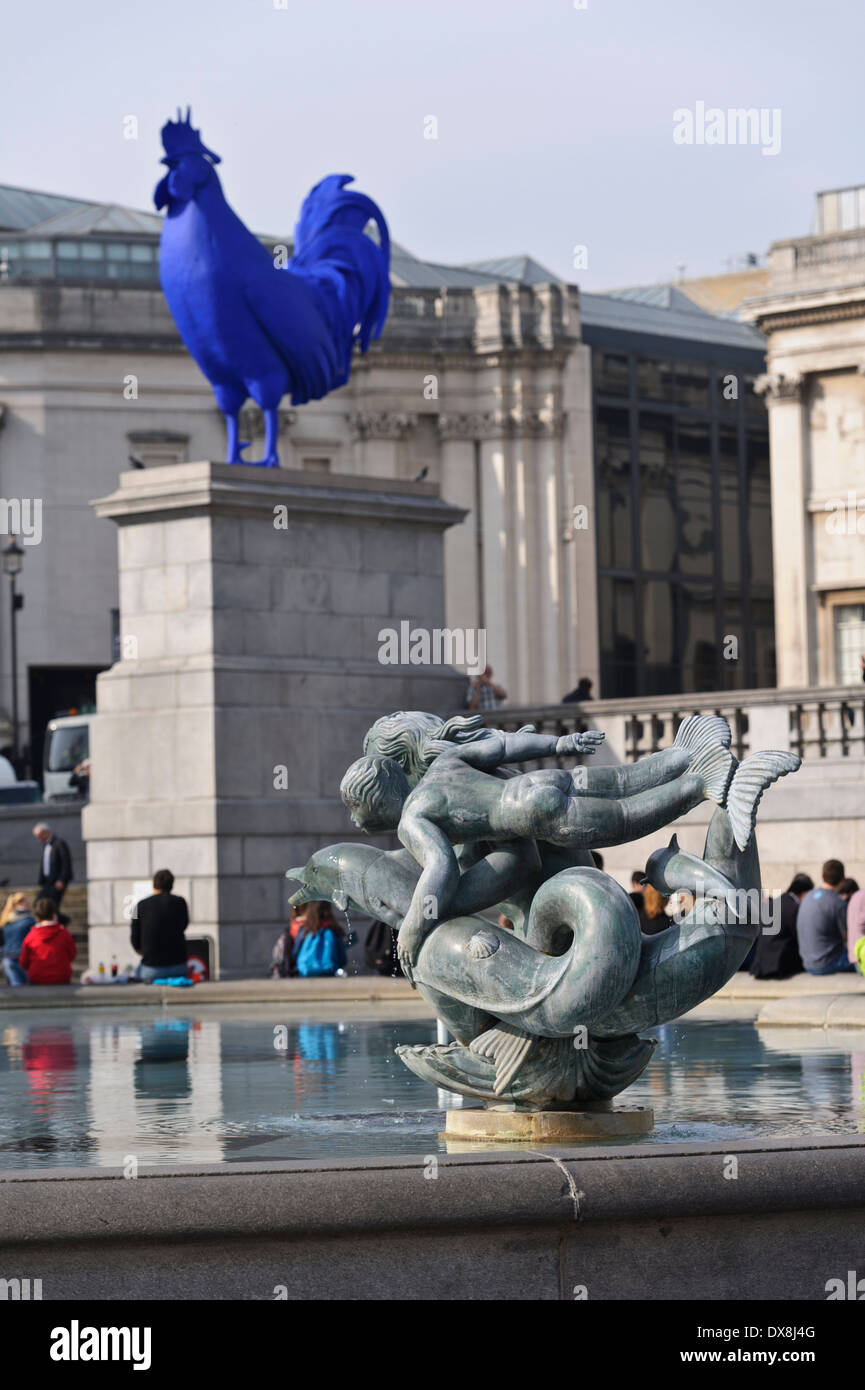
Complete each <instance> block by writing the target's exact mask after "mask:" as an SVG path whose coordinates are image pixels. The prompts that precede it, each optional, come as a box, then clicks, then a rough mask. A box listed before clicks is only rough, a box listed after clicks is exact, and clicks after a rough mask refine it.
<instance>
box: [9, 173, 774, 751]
mask: <svg viewBox="0 0 865 1390" xmlns="http://www.w3.org/2000/svg"><path fill="white" fill-rule="evenodd" d="M159 226H160V219H159V218H158V217H156V216H155V215H152V214H149V213H143V212H136V211H134V210H131V209H127V208H120V207H114V206H106V205H101V204H93V203H87V202H84V201H81V200H73V199H65V198H59V197H55V196H53V195H48V194H39V193H33V192H30V191H27V190H20V189H10V188H0V426H2V428H0V500H5V501H9V500H13V501H14V500H15V499H19V500H21V499H30V500H34V499H41V501H42V504H43V515H42V538H41V543H40V544H39V545H34V546H32V547H29V548H28V547H25V559H24V568H23V574H22V576H21V580H20V589H21V591H22V592H23V593H24V595H25V601H26V606H25V609H24V611H23V612H22V613H21V614H20V617H19V628H18V630H19V706H20V708H21V710H22V712H23V714H24V724H25V727H24V731H23V732H24V738H23V742H25V743H26V742H28V741H29V742H30V744H31V745H32V765H33V768H34V771H35V772H36V773H37V774H38V771H39V762H40V746H41V738H42V731H43V729H44V726H45V723H46V720H47V719H48V718H49V717H50V715H51V714H52V713H54V712H55V711H56V710H58V709H59V708H63V707H65V706H68V705H77V706H80V705H81V704H82V703H86V702H87V701H88V700H89V699H92V697H93V689H94V681H95V676H96V673H97V672H98V671H99V670H102V669H104V668H105V667H106V666H108V665H110V664H111V662H112V661H113V660H115V659H116V657H117V655H118V652H119V645H118V644H119V637H120V634H119V630H118V617H117V614H118V608H119V603H118V592H117V563H116V536H115V534H114V530H113V528H112V527H111V526H109V525H107V524H106V523H104V522H103V521H100V520H99V519H97V517H96V516H95V515H94V513H93V510H92V508H91V506H90V502H91V500H92V499H94V498H98V497H103V496H105V495H106V494H108V493H110V492H112V491H113V490H114V488H115V487H116V483H117V476H118V473H119V472H121V471H122V470H124V469H126V468H130V467H139V466H143V467H145V468H147V467H153V466H157V465H159V464H162V463H175V462H181V461H193V460H198V459H205V458H213V459H218V458H219V457H220V456H221V455H222V451H223V447H224V445H223V434H222V421H221V417H220V415H219V412H218V411H217V409H216V407H215V404H214V401H213V398H212V395H211V391H210V388H209V386H208V384H207V382H206V381H204V379H203V378H202V377H201V375H200V374H199V372H198V370H197V368H196V367H195V365H194V364H193V362H192V361H191V360H190V358H189V357H188V356H187V354H186V352H185V350H184V349H183V347H182V344H181V343H180V340H179V338H178V336H177V333H176V330H175V328H174V325H173V323H172V321H171V319H170V317H169V314H168V311H167V308H166V305H165V303H164V300H163V297H162V293H161V291H160V289H159V285H158V274H157V257H158V235H159ZM393 285H394V293H393V298H392V305H391V310H390V315H389V318H388V322H387V325H386V328H385V331H384V334H383V336H382V338H381V340H380V341H379V342H377V343H376V344H374V345H373V347H372V348H371V350H370V352H369V353H368V354H367V356H366V357H363V358H360V357H359V358H358V359H357V361H356V364H355V367H354V370H353V374H352V378H351V381H350V383H349V385H348V386H346V387H345V388H344V389H343V390H340V391H338V392H335V393H333V394H332V395H331V396H329V397H327V398H326V399H325V400H324V401H320V402H315V403H312V404H310V405H308V406H304V407H302V408H301V409H297V410H294V409H291V408H288V407H286V408H285V409H284V410H283V411H282V437H281V442H280V450H281V457H282V462H283V466H284V467H286V468H290V469H303V470H312V471H318V472H327V473H328V474H330V475H331V479H332V480H333V481H334V482H336V481H337V480H338V479H339V478H340V477H349V478H350V477H351V476H353V475H357V474H359V473H360V474H368V475H378V476H382V477H392V478H399V479H406V478H408V479H411V478H416V477H419V476H423V477H424V478H426V479H427V480H428V481H430V482H433V483H436V484H437V485H438V486H439V488H440V490H441V493H442V495H443V496H444V498H445V499H446V500H447V501H448V502H451V503H453V504H455V505H457V506H459V507H461V508H463V509H464V511H465V513H466V516H465V520H464V521H463V522H462V523H461V524H459V525H457V526H454V527H453V528H452V529H451V530H450V531H449V533H448V535H447V540H446V556H445V585H446V602H447V621H448V624H449V625H450V626H451V627H460V628H471V629H474V628H480V629H483V630H485V632H486V634H487V637H486V646H487V655H488V659H489V661H490V662H491V664H492V665H493V667H494V669H495V672H496V676H497V679H498V680H500V681H501V682H502V684H503V685H504V686H505V687H506V689H507V691H508V695H509V700H510V703H512V704H532V703H549V702H553V701H556V700H558V699H560V698H561V696H562V695H563V694H564V693H565V692H566V691H568V690H570V689H572V688H573V687H574V686H575V685H576V683H577V681H578V679H579V678H580V677H582V676H588V677H590V678H591V679H592V680H593V681H594V683H595V691H596V693H599V694H602V695H603V694H606V695H610V696H619V695H623V694H634V695H639V694H661V693H665V692H672V691H678V690H683V691H688V690H717V689H722V688H731V687H742V688H744V687H751V686H758V685H771V684H773V682H774V679H775V651H774V626H773V623H774V617H773V609H772V572H771V529H770V515H769V464H768V447H767V446H768V433H767V419H766V409H765V404H764V402H763V400H762V399H761V398H759V397H757V396H755V394H754V391H753V383H754V381H755V380H756V379H757V378H758V377H760V376H761V375H763V374H764V369H765V360H764V343H763V339H762V337H761V334H760V333H759V332H758V331H757V330H756V329H755V328H753V327H752V326H750V325H747V324H743V323H742V322H739V321H737V320H736V319H735V318H734V317H732V316H731V314H730V312H729V308H728V307H727V306H726V305H724V304H723V303H722V304H721V307H720V309H718V306H717V305H716V304H715V303H714V302H713V300H712V293H711V291H712V287H711V285H709V282H701V285H700V287H699V293H697V292H694V293H693V294H688V293H685V292H683V291H682V290H680V289H675V288H671V287H663V286H662V287H658V288H657V289H656V290H653V291H651V292H646V291H623V292H622V293H621V294H619V295H609V296H607V295H584V296H581V295H580V292H579V290H578V288H577V287H576V286H575V285H570V284H562V283H557V282H556V281H555V278H554V277H553V276H552V275H551V274H550V273H549V272H548V271H546V270H544V268H543V267H541V266H539V265H537V264H536V263H535V262H533V261H532V260H531V259H530V258H528V257H516V258H513V259H508V260H503V261H491V262H485V263H483V264H477V265H467V266H440V265H435V264H432V263H430V262H425V261H421V260H418V259H417V258H415V257H413V256H411V255H410V254H409V253H408V252H406V251H404V250H402V249H401V248H398V247H397V248H395V250H394V256H393ZM707 286H708V288H707ZM783 369H784V364H783V363H782V366H781V370H783ZM771 370H777V369H776V368H772V369H771ZM731 381H732V382H733V383H734V385H733V387H732V388H731V387H730V384H729V383H730V382H731ZM243 425H244V430H245V437H246V438H248V439H250V440H251V441H252V447H251V449H250V451H249V455H250V457H256V455H257V453H260V450H261V438H260V435H261V421H260V419H259V415H258V412H257V410H256V409H254V408H252V407H250V408H248V409H247V410H246V412H245V415H244V419H243ZM776 505H777V503H776ZM2 528H3V519H2V518H0V529H2ZM779 541H780V542H781V551H782V555H781V557H779V562H778V563H779V564H780V563H782V560H783V550H784V545H783V537H781V536H780V533H779V532H778V528H777V524H776V553H777V551H778V545H779ZM776 584H777V577H776ZM403 607H404V611H402V612H400V613H395V614H394V615H393V616H394V618H395V619H398V618H402V617H405V618H409V619H410V618H411V616H412V611H411V609H412V600H411V588H410V586H407V587H406V589H405V594H404V604H403ZM785 632H786V629H785ZM731 636H733V637H735V639H736V644H735V646H736V656H735V659H734V660H728V659H725V657H724V652H725V650H726V647H727V646H729V642H728V639H729V638H730V637H731ZM8 653H9V615H8V611H7V607H6V605H5V604H3V605H0V714H3V713H5V714H7V715H8V711H9V708H10V705H11V699H10V696H11V689H10V681H11V676H10V667H9V660H8ZM0 722H2V721H0ZM0 741H2V731H0Z"/></svg>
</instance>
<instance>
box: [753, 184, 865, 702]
mask: <svg viewBox="0 0 865 1390" xmlns="http://www.w3.org/2000/svg"><path fill="white" fill-rule="evenodd" d="M746 312H747V314H748V317H749V318H750V319H751V320H752V321H753V322H754V323H755V324H756V325H757V326H758V327H759V328H760V329H761V330H762V332H763V333H764V334H765V335H766V339H767V370H766V373H765V375H764V376H763V378H762V380H761V381H760V383H759V388H760V390H761V391H762V392H763V393H764V396H765V399H766V402H767V404H768V407H769V421H770V433H771V455H772V517H773V537H774V554H775V564H774V587H775V614H776V631H777V642H778V684H779V685H781V686H800V687H801V686H807V685H821V686H831V685H848V684H855V683H858V682H859V681H860V680H861V672H860V665H859V660H860V655H861V654H862V653H863V652H865V187H858V188H845V189H833V190H831V191H829V192H825V193H821V194H819V195H818V197H817V206H816V217H815V225H814V232H813V234H812V235H810V236H804V237H795V238H792V239H790V240H787V241H778V242H775V244H774V245H773V246H772V248H771V250H770V253H769V285H768V289H767V291H766V292H765V293H764V294H763V295H761V296H760V297H759V298H755V299H753V300H751V301H750V302H749V303H748V304H747V306H746Z"/></svg>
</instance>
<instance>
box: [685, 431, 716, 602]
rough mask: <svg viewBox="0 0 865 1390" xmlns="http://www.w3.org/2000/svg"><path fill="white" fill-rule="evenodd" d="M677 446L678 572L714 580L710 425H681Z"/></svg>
mask: <svg viewBox="0 0 865 1390" xmlns="http://www.w3.org/2000/svg"><path fill="white" fill-rule="evenodd" d="M677 444H678V455H679V464H678V488H677V492H678V512H679V569H680V571H681V572H682V574H692V575H700V576H702V577H703V578H704V579H711V577H712V574H713V567H714V551H715V539H714V533H715V526H714V520H713V508H712V458H711V450H710V445H709V426H708V424H705V425H703V424H694V425H691V424H687V425H683V424H679V425H678V429H677Z"/></svg>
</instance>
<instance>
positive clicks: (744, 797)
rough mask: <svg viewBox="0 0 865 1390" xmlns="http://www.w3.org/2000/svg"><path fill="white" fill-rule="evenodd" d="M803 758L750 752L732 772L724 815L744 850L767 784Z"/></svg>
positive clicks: (737, 842)
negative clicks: (727, 817)
mask: <svg viewBox="0 0 865 1390" xmlns="http://www.w3.org/2000/svg"><path fill="white" fill-rule="evenodd" d="M801 763H802V759H801V758H800V757H798V756H797V754H796V753H785V752H779V751H778V750H776V749H771V748H769V749H765V750H763V751H762V752H760V753H752V754H751V756H750V758H746V759H745V761H744V762H743V763H740V764H739V766H738V767H737V768H736V771H735V772H734V773H733V780H732V782H731V783H730V789H729V791H728V792H727V815H728V816H729V818H730V824H731V826H732V827H733V837H734V839H735V841H736V844H737V845H738V847H739V849H740V850H744V849H747V847H748V844H749V843H750V840H751V836H752V835H753V833H754V826H755V825H756V823H757V807H758V806H759V804H760V798H761V796H762V795H763V793H764V791H765V790H766V788H767V787H771V785H772V783H773V782H777V781H778V778H779V777H786V775H787V773H788V772H795V771H796V769H797V768H798V767H800V766H801Z"/></svg>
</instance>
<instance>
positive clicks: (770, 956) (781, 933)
mask: <svg viewBox="0 0 865 1390" xmlns="http://www.w3.org/2000/svg"><path fill="white" fill-rule="evenodd" d="M813 887H814V880H813V879H812V878H811V877H810V876H809V875H808V874H795V875H794V877H793V879H792V880H791V882H790V887H789V888H788V889H787V891H786V893H782V894H781V897H780V898H778V899H777V900H776V901H775V903H774V916H773V921H772V925H773V927H775V926H776V927H777V931H766V930H765V929H763V930H761V932H760V935H759V936H758V937H757V940H756V942H755V943H754V953H753V955H752V957H751V961H750V963H749V965H748V969H749V970H750V971H751V974H752V975H753V976H754V978H755V979H757V980H787V979H789V978H790V976H791V975H798V974H800V973H801V971H802V968H803V967H802V957H801V956H800V955H799V942H798V939H797V937H796V918H797V917H798V915H799V905H800V903H801V902H802V899H803V898H804V896H805V894H806V893H810V892H811V889H812V888H813ZM779 919H780V920H779ZM743 968H744V967H743Z"/></svg>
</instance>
